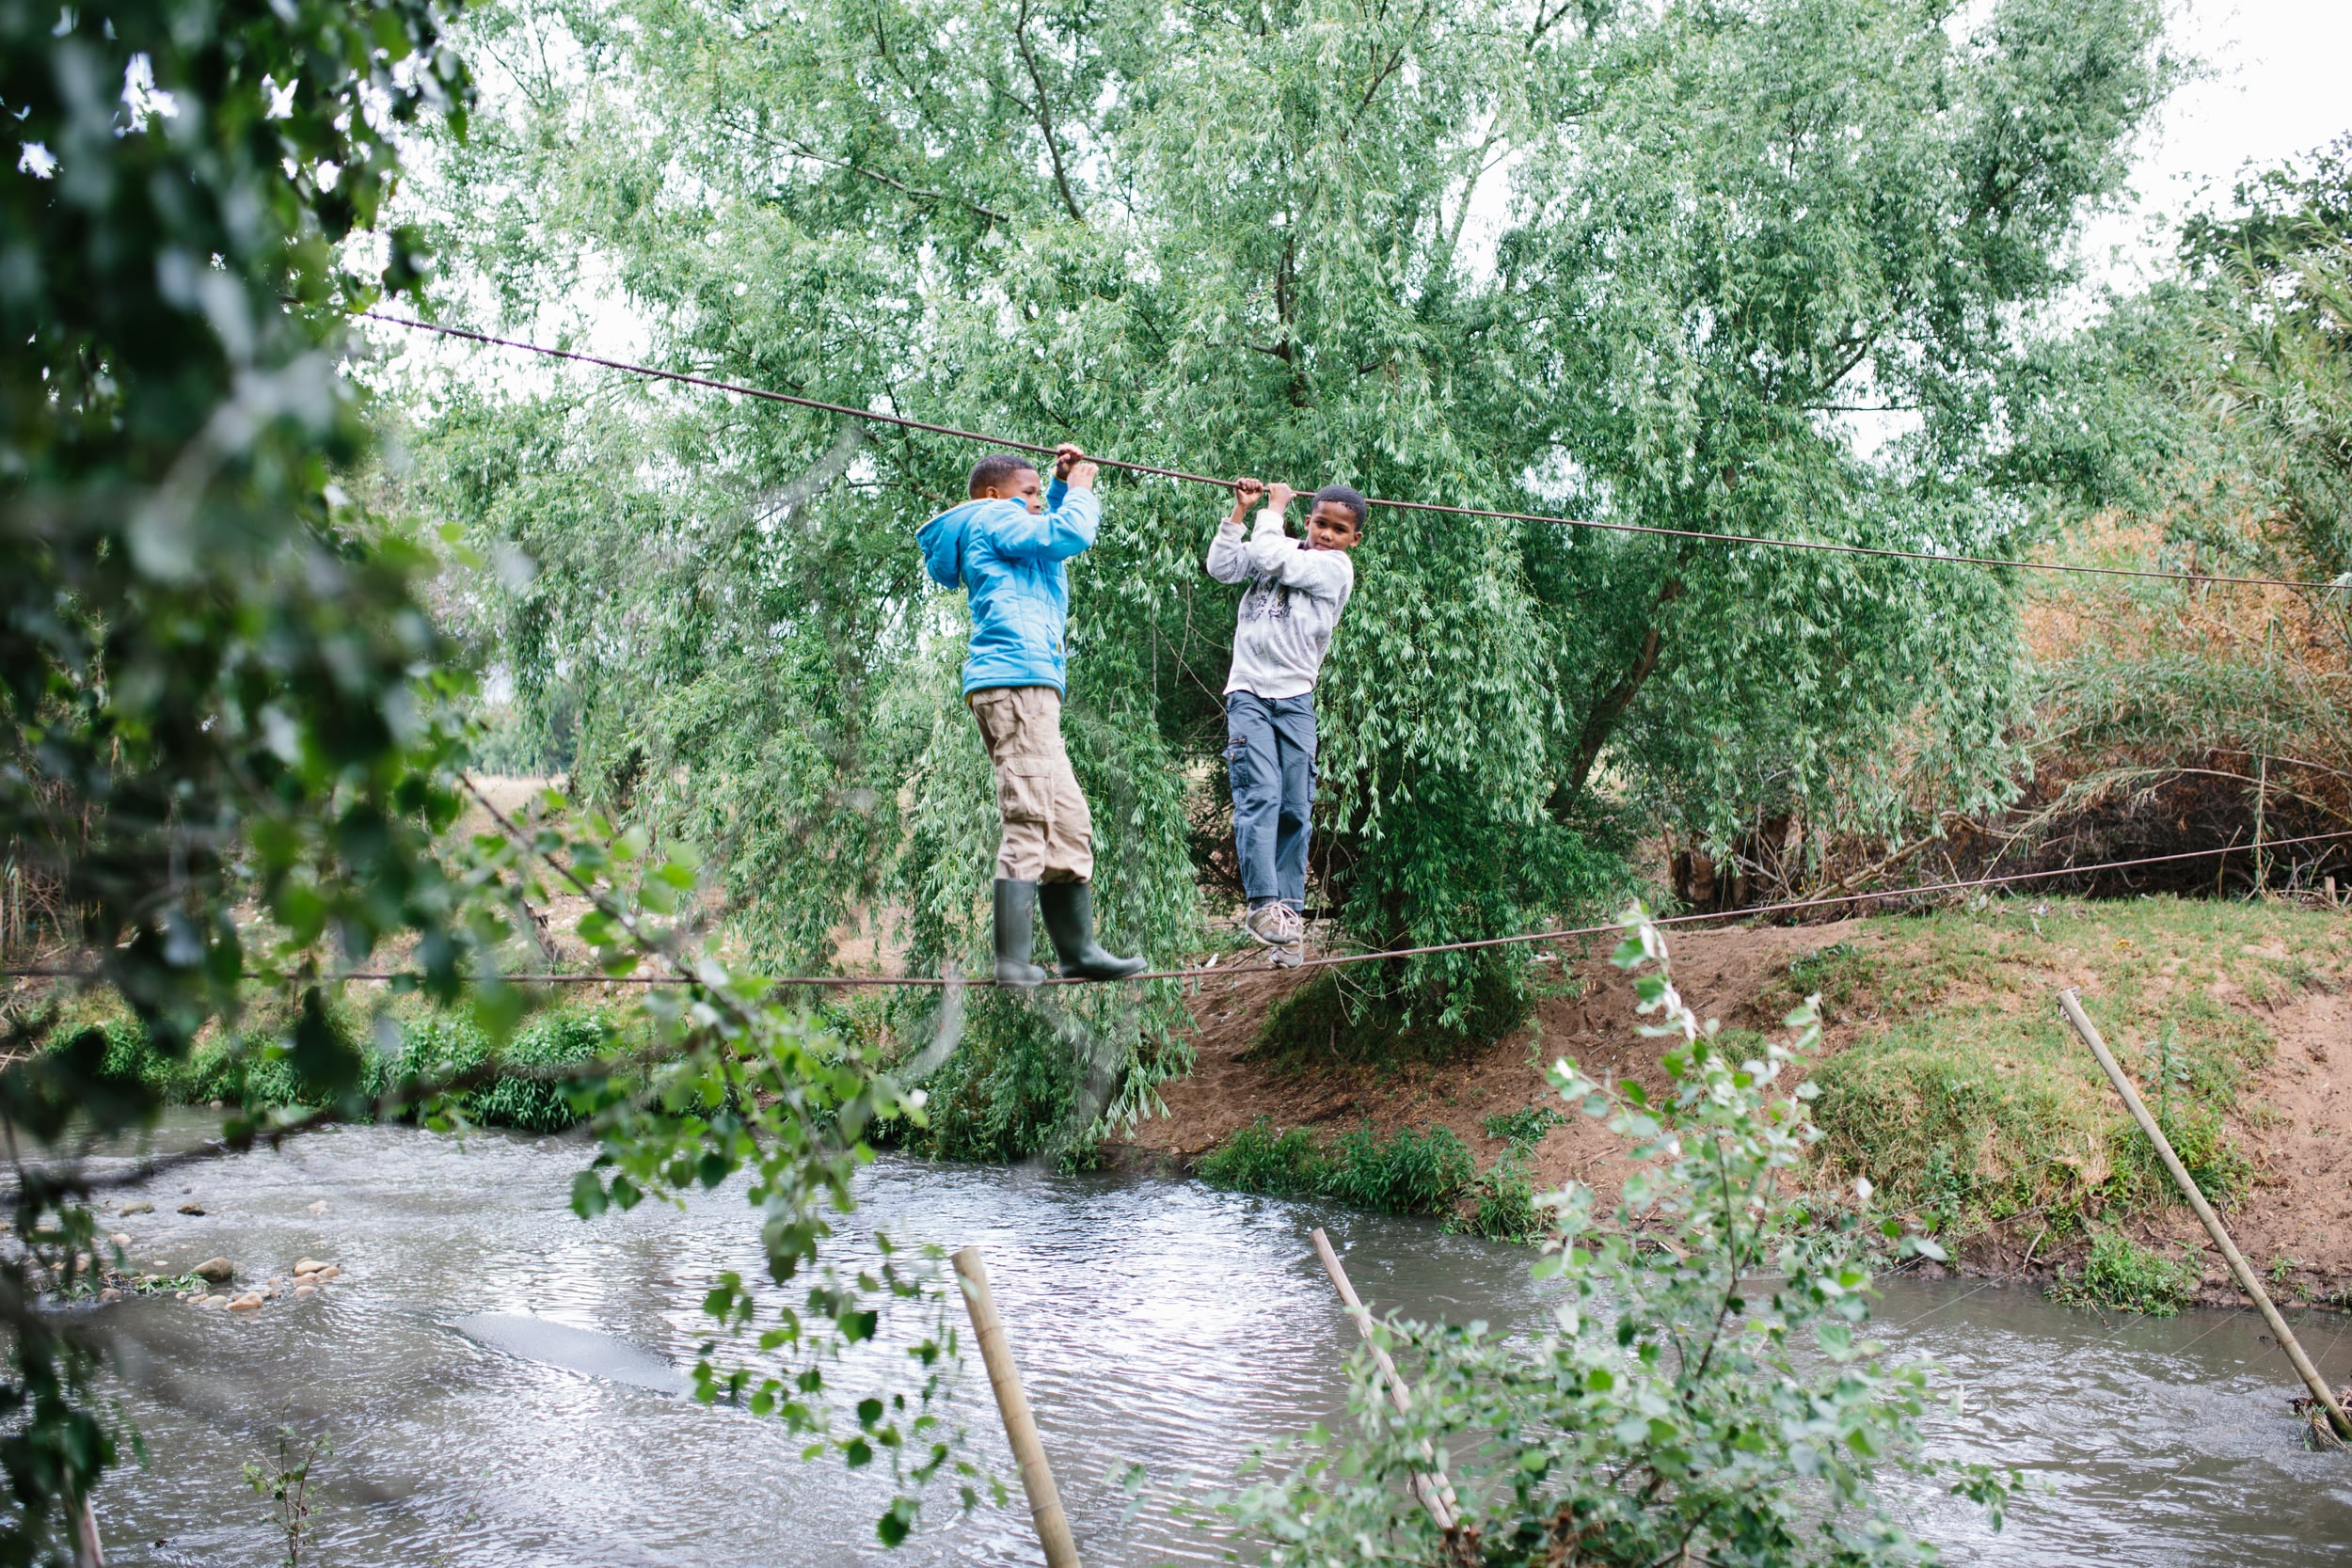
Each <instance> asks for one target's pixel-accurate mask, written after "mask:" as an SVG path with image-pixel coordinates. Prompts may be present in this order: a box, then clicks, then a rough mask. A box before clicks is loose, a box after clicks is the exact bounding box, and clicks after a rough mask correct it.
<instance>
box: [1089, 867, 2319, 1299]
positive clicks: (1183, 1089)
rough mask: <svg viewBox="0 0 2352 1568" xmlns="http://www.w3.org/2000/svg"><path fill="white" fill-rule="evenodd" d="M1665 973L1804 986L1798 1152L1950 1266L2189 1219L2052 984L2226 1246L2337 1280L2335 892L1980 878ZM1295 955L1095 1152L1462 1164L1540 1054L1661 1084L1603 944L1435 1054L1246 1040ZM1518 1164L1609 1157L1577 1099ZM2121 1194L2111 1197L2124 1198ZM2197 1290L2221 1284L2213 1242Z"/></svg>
mask: <svg viewBox="0 0 2352 1568" xmlns="http://www.w3.org/2000/svg"><path fill="white" fill-rule="evenodd" d="M1669 942H1670V946H1671V949H1672V954H1673V959H1674V973H1675V977H1676V981H1677V984H1678V985H1679V986H1680V987H1681V989H1682V990H1683V992H1684V994H1685V995H1686V996H1687V997H1689V998H1690V999H1691V1000H1692V1005H1693V1006H1695V1007H1696V1008H1697V1009H1698V1010H1699V1012H1700V1013H1701V1014H1702V1016H1709V1017H1715V1018H1719V1019H1721V1020H1722V1021H1723V1022H1724V1025H1725V1026H1726V1027H1728V1028H1734V1029H1740V1030H1746V1031H1752V1032H1753V1031H1764V1030H1771V1029H1775V1028H1777V1027H1778V1021H1779V1019H1780V1018H1781V1017H1782V1016H1783V1015H1784V1014H1785V1013H1786V1012H1787V1011H1788V1009H1789V1008H1790V1007H1791V1006H1794V1005H1795V1004H1796V1002H1797V1001H1798V1000H1800V999H1801V998H1802V997H1803V996H1804V994H1806V993H1807V992H1809V991H1814V990H1819V991H1820V993H1821V994H1822V996H1823V1006H1824V1010H1825V1015H1826V1027H1825V1031H1824V1040H1823V1047H1822V1051H1821V1053H1820V1056H1819V1057H1818V1058H1816V1060H1815V1061H1814V1062H1813V1063H1812V1065H1811V1069H1810V1070H1811V1071H1812V1072H1813V1073H1814V1075H1815V1076H1816V1079H1817V1082H1818V1083H1820V1085H1821V1086H1822V1088H1823V1090H1824V1094H1823V1099H1822V1101H1821V1102H1820V1112H1821V1117H1822V1121H1823V1124H1824V1126H1825V1127H1827V1128H1829V1130H1830V1131H1831V1132H1832V1136H1831V1138H1830V1139H1829V1140H1828V1141H1827V1143H1826V1144H1825V1146H1824V1154H1825V1159H1826V1161H1827V1165H1826V1169H1827V1171H1828V1173H1829V1174H1831V1175H1834V1176H1835V1177H1836V1179H1837V1180H1840V1181H1843V1180H1850V1179H1851V1176H1853V1175H1856V1174H1867V1175H1869V1176H1870V1177H1871V1178H1872V1180H1873V1181H1874V1183H1875V1184H1877V1185H1879V1186H1880V1187H1881V1188H1882V1189H1883V1191H1886V1192H1888V1193H1891V1194H1894V1195H1896V1201H1898V1202H1899V1203H1900V1204H1901V1205H1902V1206H1903V1207H1904V1208H1905V1209H1906V1210H1907V1212H1910V1213H1911V1214H1912V1215H1913V1217H1914V1218H1915V1220H1917V1221H1918V1222H1920V1223H1923V1224H1927V1225H1929V1226H1931V1227H1934V1228H1937V1229H1938V1230H1940V1231H1942V1232H1943V1233H1944V1234H1946V1235H1947V1236H1948V1237H1950V1238H1951V1239H1953V1240H1955V1241H1956V1242H1958V1243H1960V1251H1961V1256H1962V1259H1963V1265H1964V1266H1966V1267H1969V1268H1972V1269H1975V1270H1979V1271H1984V1272H1998V1273H2011V1272H2017V1271H2019V1270H2028V1271H2030V1272H2035V1273H2040V1272H2044V1271H2046V1270H2047V1269H2049V1268H2050V1267H2053V1266H2065V1265H2068V1264H2070V1263H2071V1262H2073V1261H2074V1259H2076V1258H2078V1257H2079V1255H2080V1254H2081V1252H2082V1250H2083V1248H2084V1246H2085V1244H2086V1236H2087V1234H2088V1231H2089V1230H2090V1228H2094V1227H2117V1228H2122V1229H2123V1230H2124V1231H2125V1232H2126V1233H2128V1234H2130V1235H2132V1236H2134V1237H2135V1238H2136V1239H2138V1240H2140V1241H2142V1242H2144V1243H2153V1244H2159V1245H2164V1244H2170V1243H2201V1242H2202V1233H2201V1230H2200V1229H2199V1227H2198V1226H2197V1223H2196V1221H2195V1219H2194V1217H2193V1216H2192V1215H2191V1214H2190V1213H2189V1212H2188V1211H2187V1209H2186V1208H2185V1206H2181V1205H2178V1204H2175V1203H2167V1202H2165V1201H2162V1197H2163V1194H2164V1191H2165V1189H2163V1188H2161V1187H2159V1186H2156V1185H2154V1184H2153V1180H2152V1179H2151V1178H2149V1177H2148V1176H2147V1175H2145V1174H2143V1175H2141V1176H2140V1177H2139V1178H2138V1179H2137V1180H2139V1182H2140V1184H2139V1185H2138V1186H2137V1188H2135V1187H2134V1186H2133V1185H2132V1184H2131V1181H2130V1180H2127V1179H2123V1178H2120V1177H2119V1166H2121V1165H2127V1164H2130V1162H2132V1161H2133V1160H2134V1159H2135V1158H2138V1159H2140V1160H2141V1163H2142V1164H2143V1165H2144V1164H2145V1157H2144V1153H2142V1154H2137V1155H2136V1153H2135V1149H2134V1147H2133V1139H2134V1137H2135V1134H2134V1133H2133V1132H2132V1131H2131V1129H2130V1127H2129V1125H2128V1123H2127V1122H2126V1120H2125V1118H2124V1115H2123V1112H2122V1107H2121V1105H2120V1104H2119V1103H2118V1102H2117V1101H2116V1100H2115V1098H2114V1095H2113V1093H2112V1091H2111V1090H2110V1089H2108V1088H2107V1086H2106V1082H2105V1080H2104V1079H2103V1078H2101V1077H2100V1076H2099V1074H2098V1071H2097V1069H2096V1067H2095V1066H2094V1065H2093V1064H2092V1063H2091V1061H2090V1055H2089V1053H2088V1052H2086V1051H2085V1050H2083V1048H2082V1046H2081V1044H2080V1042H2079V1041H2077V1040H2076V1039H2075V1038H2074V1037H2073V1035H2072V1034H2071V1033H2070V1032H2069V1031H2068V1030H2067V1029H2066V1028H2065V1026H2064V1024H2063V1023H2062V1022H2060V1020H2059V1015H2058V1010H2057V1007H2056V993H2057V992H2058V990H2059V989H2060V988H2062V987H2067V986H2073V987H2076V988H2078V989H2079V990H2081V991H2082V993H2083V997H2084V1002H2085V1006H2087V1007H2088V1008H2089V1009H2090V1012H2091V1014H2092V1016H2093V1017H2094V1018H2097V1019H2099V1020H2100V1021H2101V1022H2102V1026H2103V1028H2104V1029H2105V1030H2106V1033H2107V1035H2108V1037H2109V1039H2110V1043H2112V1044H2114V1045H2115V1046H2116V1048H2117V1050H2118V1053H2119V1054H2121V1055H2122V1057H2123V1059H2124V1061H2125V1063H2126V1065H2127V1067H2129V1068H2130V1069H2131V1070H2133V1072H2134V1073H2135V1075H2136V1077H2137V1078H2138V1080H2139V1082H2140V1085H2141V1088H2142V1092H2143V1094H2145V1095H2147V1096H2148V1097H2149V1099H2150V1100H2151V1101H2152V1102H2154V1101H2156V1100H2157V1098H2158V1097H2159V1094H2160V1093H2162V1094H2166V1095H2169V1096H2170V1097H2172V1099H2171V1101H2170V1104H2171V1106H2172V1109H2173V1110H2174V1111H2175V1112H2181V1111H2184V1110H2185V1111H2186V1112H2189V1113H2192V1114H2203V1115H2206V1116H2208V1117H2209V1118H2211V1119H2212V1120H2213V1121H2214V1122H2216V1123H2217V1125H2218V1127H2219V1128H2220V1130H2221V1133H2222V1136H2223V1138H2224V1139H2225V1140H2226V1145H2227V1148H2228V1149H2229V1150H2230V1151H2231V1152H2232V1154H2233V1157H2234V1158H2237V1159H2239V1160H2240V1161H2241V1162H2242V1164H2241V1165H2240V1167H2239V1168H2240V1169H2241V1170H2242V1176H2241V1178H2240V1179H2239V1180H2238V1182H2237V1185H2236V1187H2235V1190H2234V1192H2233V1196H2232V1198H2231V1200H2230V1201H2229V1203H2228V1204H2227V1206H2226V1207H2225V1211H2224V1212H2225V1218H2226V1219H2227V1220H2228V1222H2229V1223H2230V1225H2231V1227H2232V1229H2233V1234H2234V1235H2235V1236H2236V1239H2237V1241H2238V1243H2239V1245H2240V1247H2241V1249H2242V1250H2243V1251H2244V1252H2245V1253H2246V1254H2247V1256H2248V1257H2249V1259H2253V1261H2254V1262H2255V1264H2256V1266H2257V1267H2260V1268H2263V1269H2265V1271H2266V1272H2268V1273H2270V1274H2272V1275H2273V1276H2274V1277H2275V1278H2276V1279H2277V1280H2278V1281H2279V1282H2280V1285H2279V1288H2280V1293H2282V1294H2284V1295H2286V1296H2288V1297H2301V1298H2304V1299H2310V1300H2315V1301H2328V1300H2333V1301H2337V1302H2346V1303H2352V996H2347V995H2346V994H2345V990H2346V985H2347V980H2352V914H2346V913H2344V912H2340V911H2333V910H2321V909H2312V908H2307V907H2298V906H2291V905H2283V904H2271V905H2233V904H2217V903H2202V902H2194V901H2191V902H2183V901H2177V900H2169V899H2149V900H2131V901H2119V902H2111V903H2098V904H2076V903H2058V904H2056V905H2053V904H2052V903H2047V902H2035V901H2031V900H2008V901H1995V902H1994V903H1991V904H1988V905H1982V906H1979V908H1978V909H1976V910H1974V911H1944V912H1941V913H1938V914H1935V915H1931V916H1924V917H1912V916H1887V917H1879V918H1873V919H1866V920H1852V921H1846V922H1841V923H1838V924H1836V925H1826V926H1811V927H1760V928H1748V929H1729V930H1724V929H1718V930H1707V931H1700V930H1691V931H1682V932H1677V933H1670V934H1669ZM1313 973H1314V972H1312V971H1307V972H1290V973H1277V972H1272V971H1267V970H1263V969H1259V968H1251V967H1245V968H1242V969H1240V970H1238V971H1237V972H1236V973H1235V974H1232V975H1230V976H1219V977H1216V978H1214V979H1211V980H1209V981H1206V982H1204V983H1203V985H1202V987H1201V989H1200V992H1199V994H1198V996H1197V997H1196V999H1195V1001H1194V1004H1193V1011H1194V1018H1195V1021H1196V1024H1197V1029H1196V1035H1195V1041H1196V1045H1197V1049H1198V1052H1199V1066H1198V1069H1197V1070H1196V1071H1195V1073H1194V1074H1193V1076H1192V1077H1190V1078H1188V1079H1186V1080H1184V1081H1181V1082H1178V1083H1173V1084H1170V1085H1167V1086H1166V1089H1165V1097H1166V1100H1167V1102H1168V1112H1169V1114H1168V1117H1165V1118H1158V1119H1153V1120H1151V1121H1148V1122H1146V1123H1144V1124H1143V1125H1142V1126H1140V1127H1139V1128H1138V1129H1137V1130H1136V1133H1135V1136H1134V1137H1133V1139H1132V1140H1131V1141H1130V1142H1129V1143H1128V1144H1127V1145H1125V1146H1124V1147H1123V1148H1122V1149H1121V1150H1120V1155H1121V1157H1122V1158H1123V1159H1125V1160H1127V1161H1129V1162H1131V1163H1139V1164H1162V1165H1166V1166H1170V1167H1174V1168H1185V1167H1188V1166H1189V1165H1190V1164H1191V1163H1192V1162H1194V1161H1197V1160H1198V1159H1199V1158H1200V1156H1201V1155H1202V1154H1204V1153H1206V1152H1207V1151H1209V1150H1210V1149H1212V1148H1216V1146H1217V1145H1218V1144H1219V1143H1221V1142H1222V1141H1224V1140H1225V1139H1226V1138H1228V1137H1230V1136H1231V1135H1232V1133H1233V1132H1234V1131H1235V1130H1237V1129H1239V1128H1241V1127H1243V1126H1246V1125H1247V1124H1248V1123H1249V1122H1250V1121H1251V1120H1252V1119H1254V1118H1256V1117H1266V1118H1267V1119H1268V1120H1269V1121H1270V1122H1272V1123H1273V1124H1274V1125H1275V1126H1276V1127H1278V1128H1287V1127H1294V1126H1305V1127H1308V1128H1310V1129H1312V1130H1315V1131H1316V1132H1318V1133H1319V1134H1320V1135H1323V1136H1327V1137H1328V1136H1336V1135H1337V1134H1338V1133H1340V1132H1343V1131H1346V1130H1349V1129H1352V1128H1354V1127H1357V1126H1359V1125H1363V1124H1365V1123H1367V1122H1368V1123H1369V1124H1371V1125H1372V1126H1373V1127H1374V1128H1375V1129H1376V1130H1379V1131H1381V1132H1391V1131H1393V1130H1395V1129H1398V1128H1403V1127H1412V1128H1422V1127H1426V1126H1430V1125H1439V1126H1444V1127H1447V1128H1450V1129H1452V1130H1453V1131H1454V1132H1455V1133H1456V1134H1457V1135H1459V1136H1460V1137H1461V1138H1462V1140H1463V1141H1464V1142H1465V1143H1466V1144H1467V1145H1469V1147H1470V1149H1471V1150H1472V1151H1473V1153H1474V1154H1475V1155H1476V1156H1477V1158H1478V1161H1479V1164H1480V1167H1481V1168H1482V1169H1484V1168H1486V1166H1489V1165H1491V1164H1493V1162H1494V1161H1495V1160H1496V1159H1497V1158H1499V1157H1500V1156H1501V1155H1502V1153H1503V1152H1504V1149H1505V1148H1506V1146H1505V1144H1504V1143H1503V1142H1502V1140H1500V1139H1497V1138H1490V1137H1488V1136H1486V1132H1485V1126H1484V1123H1485V1121H1486V1117H1489V1116H1492V1115H1494V1114H1496V1113H1505V1112H1510V1111H1514V1110H1518V1109H1519V1108H1521V1107H1524V1106H1528V1105H1532V1104H1543V1103H1554V1104H1556V1103H1558V1101H1557V1100H1556V1097H1553V1096H1551V1095H1550V1092H1549V1087H1548V1085H1546V1083H1545V1081H1544V1075H1543V1069H1544V1067H1545V1066H1547V1065H1549V1063H1550V1062H1551V1061H1552V1060H1554V1059H1555V1058H1556V1057H1559V1056H1563V1055H1565V1056H1569V1057H1573V1058H1575V1059H1576V1060H1578V1061H1579V1062H1580V1063H1581V1064H1583V1065H1584V1066H1585V1067H1586V1069H1588V1070H1593V1071H1596V1073H1598V1072H1601V1071H1605V1072H1607V1073H1608V1074H1609V1075H1611V1076H1613V1077H1631V1078H1634V1079H1636V1080H1638V1081H1640V1082H1642V1083H1644V1084H1645V1085H1646V1086H1648V1087H1650V1088H1652V1089H1657V1088H1659V1087H1661V1086H1662V1077H1661V1074H1660V1072H1659V1069H1658V1067H1657V1055H1658V1051H1659V1045H1658V1042H1656V1041H1654V1040H1648V1039H1645V1038H1643V1037H1641V1036H1640V1035H1639V1033H1638V1032H1637V1029H1636V1023H1637V1020H1636V1018H1635V1015H1634V1012H1633V996H1632V989H1631V982H1630V980H1629V977H1628V976H1626V975H1625V974H1622V973H1620V972H1619V971H1617V970H1616V969H1614V968H1613V966H1612V965H1610V964H1609V963H1608V961H1607V958H1606V948H1605V947H1596V948H1593V949H1590V950H1588V951H1586V952H1584V953H1583V954H1581V955H1578V956H1574V957H1572V958H1571V959H1570V961H1568V962H1567V963H1566V964H1565V966H1564V968H1563V969H1556V970H1554V971H1553V974H1554V976H1555V977H1554V978H1553V979H1551V980H1550V981H1549V983H1548V985H1547V990H1549V994H1548V995H1546V996H1544V997H1543V999H1542V1000H1541V1001H1540V1002H1539V1004H1538V1005H1537V1007H1536V1009H1535V1014H1534V1019H1533V1020H1532V1021H1531V1022H1530V1023H1529V1024H1528V1025H1527V1026H1525V1027H1523V1028H1521V1029H1520V1030H1518V1032H1516V1033H1514V1034H1513V1035H1511V1036H1510V1037H1506V1038H1504V1039H1502V1040H1501V1041H1499V1042H1496V1043H1495V1044H1493V1045H1491V1046H1488V1047H1486V1049H1484V1050H1479V1051H1474V1052H1470V1053H1463V1054H1461V1055H1459V1056H1457V1057H1455V1058H1454V1059H1452V1060H1448V1061H1444V1062H1427V1061H1403V1062H1388V1063H1378V1064H1368V1063H1362V1062H1350V1061H1344V1060H1341V1059H1338V1058H1337V1057H1336V1056H1334V1055H1331V1054H1328V1053H1325V1054H1322V1055H1318V1054H1317V1053H1314V1052H1312V1051H1311V1050H1310V1051H1305V1052H1300V1051H1298V1050H1296V1049H1295V1048H1294V1049H1293V1050H1292V1051H1291V1052H1290V1053H1288V1054H1287V1055H1281V1054H1278V1053H1272V1052H1269V1051H1267V1050H1265V1049H1263V1046H1262V1043H1261V1032H1262V1030H1263V1025H1264V1021H1265V1018H1266V1015H1267V1012H1268V1010H1269V1009H1270V1008H1271V1007H1272V1006H1274V1005H1275V1004H1276V1003H1277V1002H1278V1001H1279V999H1280V998H1282V997H1283V996H1285V995H1287V994H1288V993H1289V992H1290V991H1292V990H1295V988H1297V987H1299V986H1300V985H1302V984H1306V983H1308V982H1309V981H1310V980H1311V978H1312V976H1313ZM1535 1166H1536V1171H1535V1174H1536V1175H1537V1177H1538V1179H1539V1184H1545V1185H1556V1184H1557V1183H1559V1182H1560V1181H1562V1180H1565V1179H1567V1178H1569V1177H1577V1178H1580V1179H1581V1180H1586V1181H1589V1182H1591V1183H1593V1184H1594V1185H1595V1186H1596V1187H1597V1188H1598V1189H1600V1192H1601V1196H1603V1198H1604V1199H1607V1198H1610V1197H1613V1196H1614V1191H1615V1188H1616V1187H1617V1185H1618V1184H1619V1182H1620V1181H1621V1180H1622V1179H1623V1175H1624V1172H1625V1171H1626V1170H1627V1169H1628V1168H1629V1166H1628V1164H1627V1163H1626V1161H1625V1160H1624V1158H1623V1156H1622V1154H1621V1151H1620V1150H1619V1148H1618V1147H1617V1145H1616V1142H1615V1140H1614V1139H1613V1137H1612V1135H1611V1134H1609V1133H1608V1132H1606V1131H1605V1130H1604V1129H1601V1128H1599V1127H1597V1126H1596V1125H1594V1124H1592V1123H1590V1122H1588V1121H1587V1120H1586V1119H1585V1118H1583V1117H1581V1116H1572V1117H1570V1119H1569V1121H1568V1123H1567V1124H1566V1125H1565V1126H1562V1127H1558V1128H1555V1129H1554V1130H1552V1131H1551V1132H1549V1134H1548V1135H1546V1136H1545V1138H1544V1139H1543V1141H1542V1143H1541V1144H1540V1145H1539V1146H1538V1148H1537V1149H1536V1154H1535ZM2135 1193H2137V1195H2138V1196H2133V1195H2134V1194H2135ZM2206 1274H2207V1285H2208V1293H2209V1294H2210V1295H2211V1296H2212V1297H2213V1298H2214V1299H2217V1300H2220V1299H2234V1297H2233V1295H2232V1293H2231V1292H2230V1291H2229V1289H2228V1286H2227V1281H2226V1277H2225V1275H2223V1273H2222V1271H2221V1268H2220V1265H2219V1261H2218V1259H2208V1266H2207V1271H2206Z"/></svg>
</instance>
